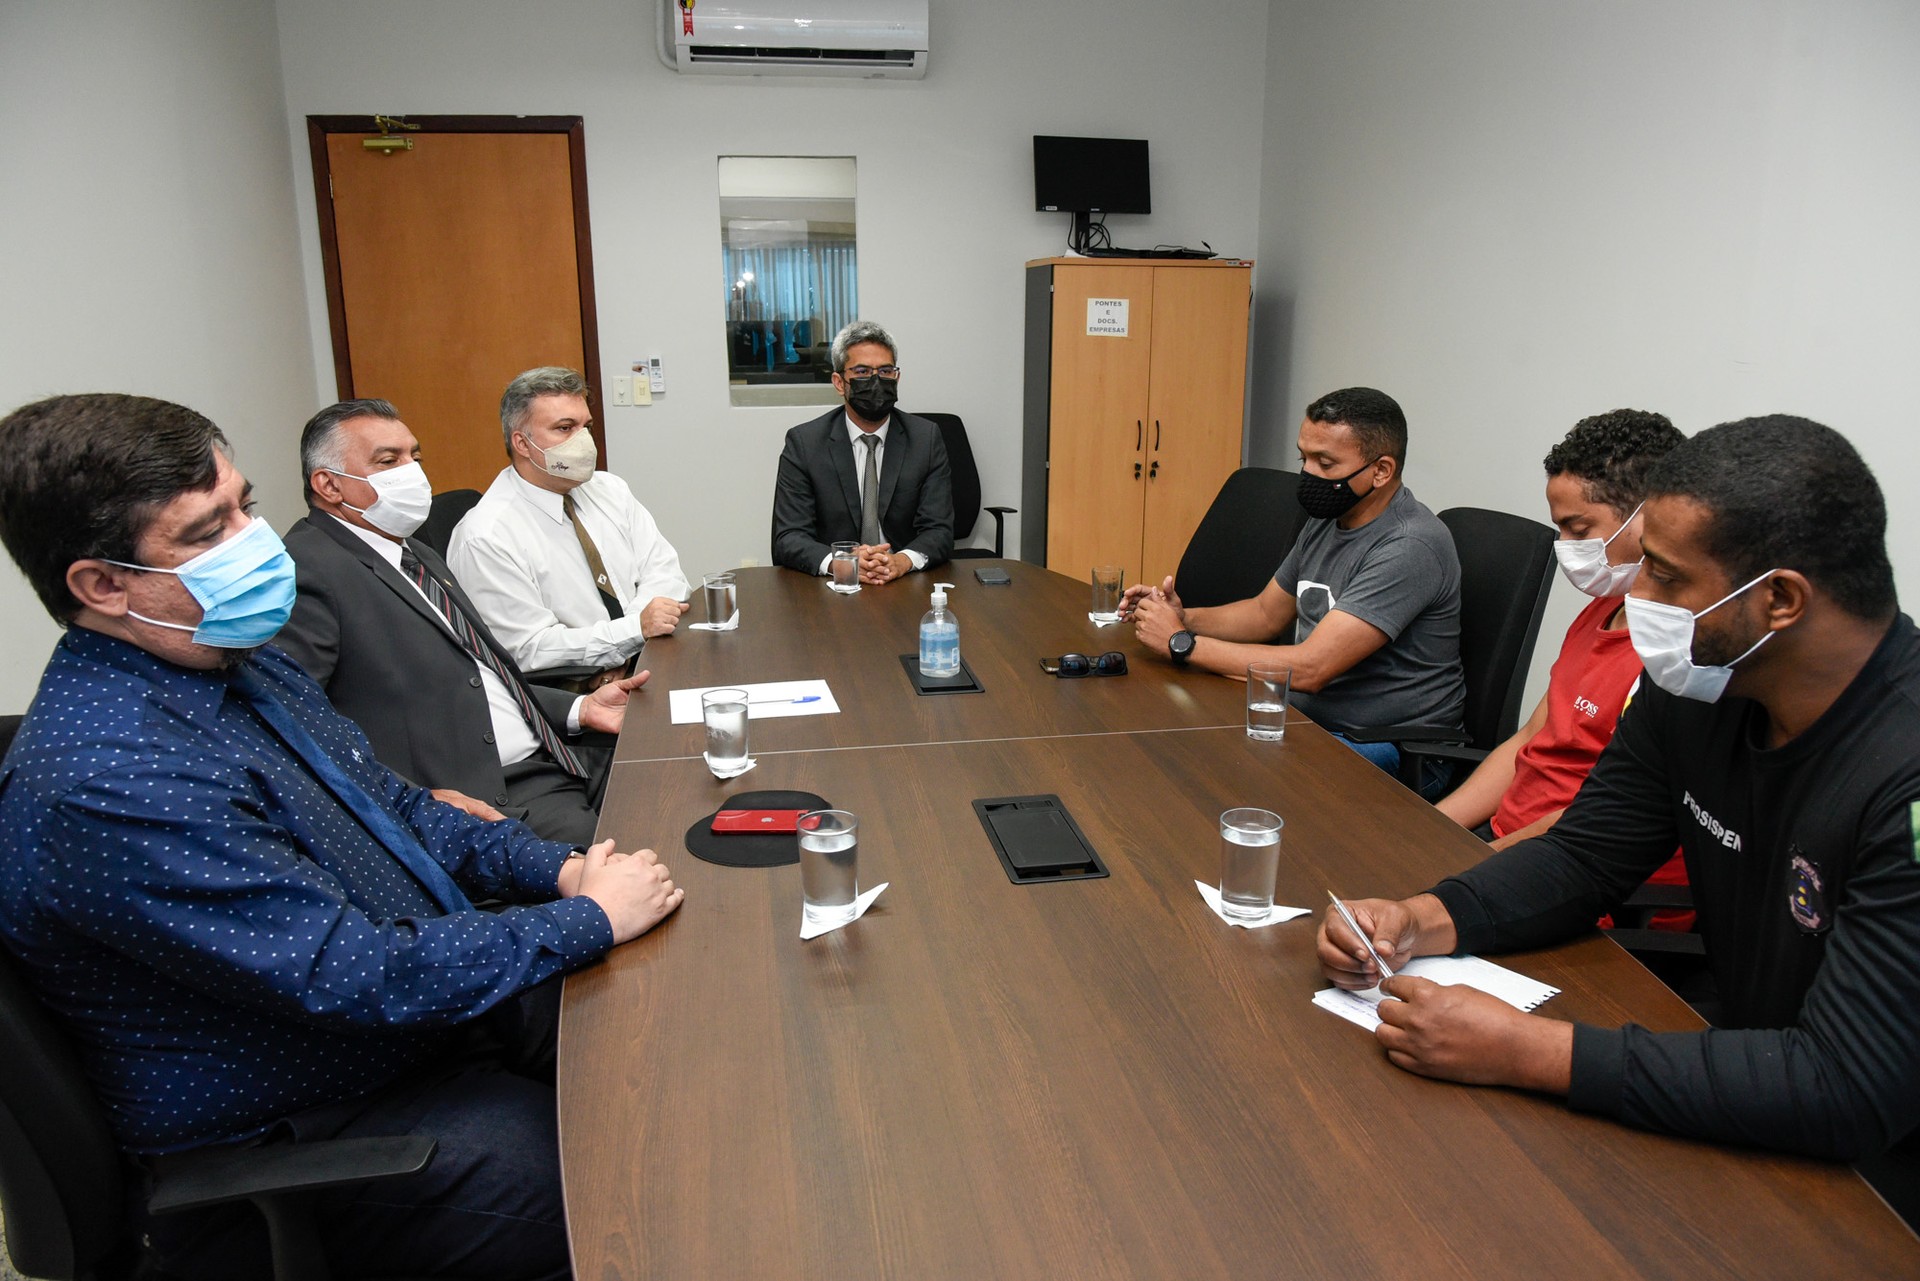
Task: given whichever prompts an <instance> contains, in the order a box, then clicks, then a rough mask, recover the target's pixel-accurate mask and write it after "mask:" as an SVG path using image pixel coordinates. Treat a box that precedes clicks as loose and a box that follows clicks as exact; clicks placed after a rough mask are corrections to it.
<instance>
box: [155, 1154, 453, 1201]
mask: <svg viewBox="0 0 1920 1281" xmlns="http://www.w3.org/2000/svg"><path fill="white" fill-rule="evenodd" d="M438 1146H439V1143H438V1140H436V1139H434V1138H433V1137H432V1136H431V1135H424V1134H403V1135H399V1136H396V1137H391V1138H371V1139H318V1140H315V1141H313V1142H311V1143H285V1144H274V1145H270V1146H266V1147H245V1148H221V1149H219V1150H217V1151H211V1152H187V1153H182V1154H181V1155H179V1156H172V1157H165V1158H161V1159H159V1160H156V1161H154V1162H153V1196H152V1197H151V1198H149V1199H148V1202H147V1206H148V1208H149V1209H150V1210H152V1211H153V1213H155V1214H170V1213H173V1212H175V1211H178V1210H196V1209H199V1208H201V1207H203V1206H209V1205H219V1204H221V1203H222V1202H226V1201H241V1200H247V1199H250V1198H253V1197H259V1196H272V1195H277V1194H281V1193H288V1192H312V1191H317V1190H319V1189H321V1188H331V1187H338V1186H339V1185H341V1184H343V1183H365V1182H369V1181H377V1180H380V1179H392V1178H398V1177H400V1176H401V1175H406V1174H418V1173H419V1172H420V1171H421V1170H424V1169H426V1168H427V1164H428V1162H430V1161H432V1160H433V1154H434V1150H435V1149H436V1148H437V1147H438Z"/></svg>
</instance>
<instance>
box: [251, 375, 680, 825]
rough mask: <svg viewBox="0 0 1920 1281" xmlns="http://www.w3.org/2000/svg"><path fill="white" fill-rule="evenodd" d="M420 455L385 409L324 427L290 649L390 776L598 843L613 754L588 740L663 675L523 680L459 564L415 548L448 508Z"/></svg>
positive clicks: (315, 453)
mask: <svg viewBox="0 0 1920 1281" xmlns="http://www.w3.org/2000/svg"><path fill="white" fill-rule="evenodd" d="M419 458H420V445H419V442H418V441H416V440H415V439H414V436H413V433H412V432H411V431H409V430H407V426H406V424H405V423H404V422H402V421H401V420H400V416H399V414H398V413H396V412H395V410H394V408H393V406H392V405H390V404H388V403H387V402H386V401H384V400H350V401H343V402H341V403H340V404H337V405H330V406H328V407H327V408H326V409H323V410H321V411H320V412H319V413H317V414H315V415H314V416H313V418H312V419H311V420H309V421H308V423H307V425H306V428H305V430H304V431H303V432H302V433H301V437H300V468H301V471H302V473H303V474H304V477H305V485H306V495H307V504H308V507H309V508H310V510H309V511H308V513H307V516H306V518H305V519H303V520H300V521H297V522H296V523H295V524H294V526H293V528H291V529H290V530H288V531H287V540H286V541H287V552H288V554H289V555H291V556H292V557H293V560H294V564H295V565H296V566H297V567H298V569H299V597H298V599H297V600H296V602H295V604H294V609H293V617H292V619H291V620H290V621H289V622H288V624H287V626H286V627H285V629H283V630H282V631H281V633H280V635H279V637H278V639H277V640H276V642H275V643H276V644H278V645H279V646H280V647H281V648H282V649H284V650H286V652H287V653H288V654H289V655H290V656H291V657H292V658H293V659H294V660H295V661H296V662H298V663H299V664H300V665H301V666H302V667H304V668H306V669H307V674H308V675H310V676H312V677H313V678H314V680H316V681H318V682H319V683H320V685H321V686H322V687H323V688H324V689H325V690H326V691H327V696H328V697H329V698H330V699H332V700H333V705H334V706H335V707H336V708H337V709H339V711H340V712H341V713H342V714H343V715H345V716H347V717H349V718H351V719H352V720H354V721H355V722H357V723H358V724H359V725H360V728H361V729H363V730H364V731H366V734H367V737H368V738H369V739H371V740H372V741H373V747H374V751H375V753H376V754H377V755H378V756H379V758H380V760H381V762H382V763H383V764H385V765H386V766H387V767H388V768H389V769H391V770H393V771H394V772H396V773H398V774H400V775H401V776H402V777H404V778H407V779H410V780H412V781H413V782H415V783H417V784H418V785H420V786H422V787H428V788H433V789H435V794H436V795H439V796H440V797H441V799H442V800H449V801H452V802H453V803H455V804H458V805H460V806H461V807H462V808H464V809H466V810H468V812H470V813H475V814H479V815H480V816H481V817H483V818H498V817H500V816H501V815H502V814H505V815H508V816H511V817H513V818H518V819H521V820H523V821H524V822H525V823H526V824H527V825H528V826H529V827H531V828H533V830H534V831H536V832H538V833H539V834H540V835H542V836H544V837H547V838H548V839H549V840H556V841H567V842H569V843H572V844H575V845H586V844H589V843H590V842H591V841H592V840H593V833H594V827H595V825H596V824H597V822H598V813H597V805H598V799H599V795H600V789H601V787H602V786H603V785H604V783H605V779H606V766H607V756H608V753H607V752H606V751H605V750H604V749H603V748H594V747H590V746H588V745H587V744H586V743H585V742H583V741H582V739H581V738H580V737H579V736H580V734H581V732H582V731H586V730H596V731H600V732H603V733H608V734H612V733H617V732H618V731H619V728H620V723H621V720H622V718H623V717H624V715H625V712H626V701H627V697H628V695H629V694H630V693H631V692H632V691H633V690H636V689H638V688H639V687H640V686H641V685H642V684H643V683H645V681H646V679H647V674H646V673H645V672H641V673H639V674H638V675H635V676H632V677H629V678H627V679H625V680H620V681H615V682H613V683H610V684H607V685H603V686H601V687H600V688H599V689H596V690H595V691H594V692H593V693H592V694H590V695H588V696H586V697H576V696H574V695H572V694H566V693H562V692H560V691H558V690H554V689H548V688H546V687H544V686H538V685H531V684H529V683H527V682H526V681H525V680H523V679H522V677H521V674H520V671H519V669H518V668H517V667H516V666H515V665H514V662H513V659H512V658H511V657H510V656H509V655H508V653H507V651H506V650H505V649H504V648H503V647H502V646H501V645H500V643H499V642H498V641H497V640H496V639H495V638H494V636H493V634H492V633H491V632H490V631H489V630H488V629H487V625H486V623H485V622H483V621H482V620H481V618H480V615H479V613H478V612H477V611H476V610H475V609H474V607H473V603H472V601H471V600H469V599H468V597H467V595H466V593H465V592H464V591H462V590H461V588H460V585H459V584H458V583H457V582H455V581H454V577H453V575H452V573H451V572H450V571H449V570H448V569H447V566H446V562H445V561H443V560H442V559H441V558H440V556H439V555H438V554H437V553H436V552H435V551H434V550H433V549H432V548H431V547H427V546H425V545H423V544H420V543H417V542H413V541H410V540H409V538H408V535H410V534H412V533H413V532H414V530H415V529H417V528H418V527H419V526H420V523H421V522H422V521H423V520H425V518H426V515H427V510H428V505H429V502H430V500H431V498H432V490H431V487H430V486H429V485H428V483H427V478H426V474H425V472H424V471H423V470H422V468H421V466H420V461H419Z"/></svg>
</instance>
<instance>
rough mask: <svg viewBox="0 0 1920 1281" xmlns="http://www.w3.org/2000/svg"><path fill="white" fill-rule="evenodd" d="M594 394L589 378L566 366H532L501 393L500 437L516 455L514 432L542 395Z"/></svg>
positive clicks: (509, 452)
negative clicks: (589, 385)
mask: <svg viewBox="0 0 1920 1281" xmlns="http://www.w3.org/2000/svg"><path fill="white" fill-rule="evenodd" d="M592 395H593V393H592V392H591V391H590V390H588V388H587V380H586V379H584V378H582V377H581V376H580V375H579V374H576V373H575V372H573V370H571V369H568V368H566V367H565V366H564V365H542V366H540V367H539V368H538V369H529V370H528V371H527V372H526V373H524V374H521V375H520V376H519V377H518V378H516V379H514V380H513V381H512V382H510V383H508V384H507V389H506V390H505V391H503V392H501V393H500V438H501V440H502V441H504V442H505V444H506V446H507V457H509V458H511V457H513V433H515V432H517V431H519V430H521V429H522V428H524V427H525V426H526V425H527V410H528V409H529V408H531V407H532V405H533V402H534V401H536V400H538V399H540V397H542V396H581V397H589V396H592Z"/></svg>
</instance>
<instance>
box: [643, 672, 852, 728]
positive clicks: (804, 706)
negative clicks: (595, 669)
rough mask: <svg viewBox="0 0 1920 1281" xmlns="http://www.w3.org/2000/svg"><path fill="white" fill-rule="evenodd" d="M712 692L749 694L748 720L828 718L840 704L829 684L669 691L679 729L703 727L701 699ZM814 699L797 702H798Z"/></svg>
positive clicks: (670, 708) (672, 714)
mask: <svg viewBox="0 0 1920 1281" xmlns="http://www.w3.org/2000/svg"><path fill="white" fill-rule="evenodd" d="M710 689H744V690H746V691H747V719H748V720H751V721H763V720H766V719H768V718H769V717H774V716H825V715H827V714H828V713H837V712H838V711H839V710H840V704H838V703H836V702H834V701H833V691H832V690H830V689H828V688H827V683H826V682H825V681H763V682H761V683H760V684H758V685H702V686H700V687H699V688H698V689H670V690H668V691H667V714H668V716H669V717H670V718H671V720H672V722H673V724H675V725H698V724H699V723H700V696H701V695H702V694H704V693H706V692H707V691H708V690H710ZM808 698H810V699H812V701H811V702H795V701H794V700H795V699H808Z"/></svg>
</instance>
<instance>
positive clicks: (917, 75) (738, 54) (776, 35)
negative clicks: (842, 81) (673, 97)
mask: <svg viewBox="0 0 1920 1281" xmlns="http://www.w3.org/2000/svg"><path fill="white" fill-rule="evenodd" d="M659 2H660V6H661V8H662V10H663V11H664V12H663V13H662V15H661V16H662V17H663V18H664V19H665V21H666V22H667V23H668V24H669V25H670V26H671V28H672V31H673V45H672V54H673V57H672V62H673V66H674V69H675V70H677V71H682V72H686V73H688V74H693V75H734V76H742V75H744V76H854V77H858V78H865V79H875V80H919V79H921V78H923V77H924V76H925V75H926V74H927V0H695V3H694V4H693V5H692V6H691V7H688V6H685V5H683V4H682V3H681V0H659ZM663 52H664V50H663Z"/></svg>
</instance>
